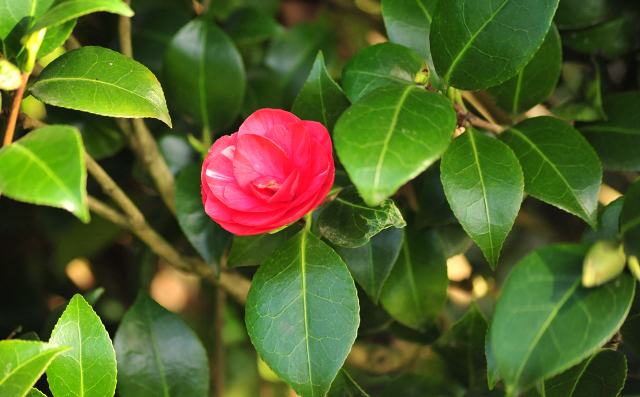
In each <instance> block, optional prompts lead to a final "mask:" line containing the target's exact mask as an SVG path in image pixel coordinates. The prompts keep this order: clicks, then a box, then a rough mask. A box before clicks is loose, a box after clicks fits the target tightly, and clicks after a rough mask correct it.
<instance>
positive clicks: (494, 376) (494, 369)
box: [484, 332, 502, 390]
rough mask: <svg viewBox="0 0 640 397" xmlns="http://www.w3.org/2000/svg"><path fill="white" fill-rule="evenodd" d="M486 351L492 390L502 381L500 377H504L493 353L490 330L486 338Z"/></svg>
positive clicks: (488, 383)
mask: <svg viewBox="0 0 640 397" xmlns="http://www.w3.org/2000/svg"><path fill="white" fill-rule="evenodd" d="M484 353H485V355H486V356H487V386H489V389H490V390H493V389H494V387H496V385H497V384H498V382H500V379H502V375H501V374H500V368H499V367H498V363H497V362H496V358H495V356H494V355H493V342H492V341H491V339H490V338H489V332H487V337H486V339H485V345H484Z"/></svg>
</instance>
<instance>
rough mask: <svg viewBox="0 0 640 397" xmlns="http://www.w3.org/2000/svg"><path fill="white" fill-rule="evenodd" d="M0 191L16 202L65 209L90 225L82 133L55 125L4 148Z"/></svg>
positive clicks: (1, 154)
mask: <svg viewBox="0 0 640 397" xmlns="http://www.w3.org/2000/svg"><path fill="white" fill-rule="evenodd" d="M0 169H2V171H3V172H2V173H0V192H2V194H4V195H6V196H8V197H11V198H13V199H14V200H19V201H25V202H27V203H33V204H39V205H50V206H52V207H58V208H64V209H66V210H67V211H70V212H71V213H73V214H74V215H75V216H77V217H78V218H79V219H80V220H81V221H83V222H84V223H88V222H89V208H88V205H87V189H86V186H87V169H86V165H85V162H84V150H83V146H82V139H81V138H80V133H79V132H78V130H76V129H75V128H73V127H70V126H64V125H52V126H47V127H43V128H39V129H37V130H35V131H32V132H30V133H29V134H27V135H26V136H25V137H23V138H21V139H19V140H17V141H15V142H13V143H12V144H11V145H9V146H5V147H4V148H2V149H0Z"/></svg>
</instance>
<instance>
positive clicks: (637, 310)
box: [620, 294, 640, 356]
mask: <svg viewBox="0 0 640 397" xmlns="http://www.w3.org/2000/svg"><path fill="white" fill-rule="evenodd" d="M620 335H621V336H622V342H623V343H624V344H625V345H626V346H627V347H629V348H630V349H631V351H633V352H634V353H635V354H636V356H637V355H638V354H639V353H640V294H636V295H635V296H634V297H633V303H632V304H631V310H630V311H629V315H628V316H627V319H626V320H625V321H624V324H622V327H621V328H620Z"/></svg>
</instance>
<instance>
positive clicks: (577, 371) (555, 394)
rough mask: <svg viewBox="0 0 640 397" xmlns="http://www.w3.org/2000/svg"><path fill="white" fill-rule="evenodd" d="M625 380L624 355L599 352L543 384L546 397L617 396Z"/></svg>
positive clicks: (605, 351) (606, 351)
mask: <svg viewBox="0 0 640 397" xmlns="http://www.w3.org/2000/svg"><path fill="white" fill-rule="evenodd" d="M626 378H627V359H626V357H625V356H624V353H621V352H619V351H615V350H609V349H602V350H600V351H599V352H597V353H596V354H594V355H593V356H591V357H589V358H588V359H586V360H584V361H583V362H581V363H580V364H578V365H576V366H575V367H573V368H571V369H569V370H567V371H565V372H563V373H561V374H559V375H556V376H554V377H553V378H551V379H549V380H545V381H544V390H545V393H544V395H545V396H546V397H617V396H618V394H620V391H621V390H622V387H623V386H624V381H625V379H626Z"/></svg>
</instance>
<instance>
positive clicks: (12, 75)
mask: <svg viewBox="0 0 640 397" xmlns="http://www.w3.org/2000/svg"><path fill="white" fill-rule="evenodd" d="M21 85H22V72H20V69H18V67H17V66H16V65H14V64H12V63H11V62H9V61H7V60H6V59H4V58H2V59H0V90H6V91H13V90H17V89H18V87H20V86H21Z"/></svg>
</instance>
